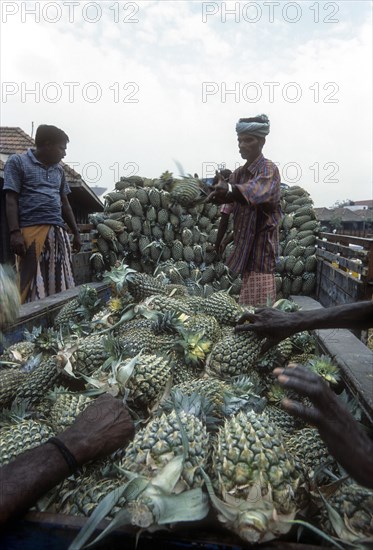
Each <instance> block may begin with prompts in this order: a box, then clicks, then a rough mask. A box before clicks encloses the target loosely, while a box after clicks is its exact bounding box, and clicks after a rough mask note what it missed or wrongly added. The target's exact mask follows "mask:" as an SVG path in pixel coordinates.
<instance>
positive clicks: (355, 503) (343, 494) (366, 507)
mask: <svg viewBox="0 0 373 550" xmlns="http://www.w3.org/2000/svg"><path fill="white" fill-rule="evenodd" d="M325 492H326V491H325ZM330 492H331V490H330V489H329V490H328V493H329V496H326V495H325V496H324V497H323V498H322V503H320V504H321V510H320V513H321V514H320V515H321V518H320V523H321V528H322V530H323V531H325V532H326V533H328V534H329V535H331V536H334V537H338V540H339V541H341V542H345V543H350V544H351V545H353V546H355V544H356V545H359V543H360V544H361V546H358V547H359V548H370V547H371V546H370V545H369V542H370V544H371V543H372V540H373V491H372V490H371V489H367V488H366V487H361V486H360V485H357V484H355V483H344V484H342V485H341V486H339V487H338V488H337V490H334V492H333V494H330ZM365 544H367V546H365Z"/></svg>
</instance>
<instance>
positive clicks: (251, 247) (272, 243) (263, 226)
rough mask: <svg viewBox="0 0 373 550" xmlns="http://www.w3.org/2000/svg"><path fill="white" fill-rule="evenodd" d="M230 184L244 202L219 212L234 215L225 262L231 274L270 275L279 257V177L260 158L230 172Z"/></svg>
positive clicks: (275, 168) (269, 162)
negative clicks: (231, 240) (231, 238)
mask: <svg viewBox="0 0 373 550" xmlns="http://www.w3.org/2000/svg"><path fill="white" fill-rule="evenodd" d="M229 181H230V183H231V184H232V185H235V186H236V187H237V189H239V191H240V192H241V194H242V196H243V197H244V198H245V199H246V201H247V202H246V204H241V203H239V202H235V203H231V204H228V205H225V206H224V207H223V208H222V212H224V213H226V214H230V213H231V212H232V213H233V235H234V245H235V246H234V250H233V252H232V254H231V255H230V256H229V258H228V260H227V265H228V267H229V268H230V269H231V270H232V271H233V272H234V273H241V274H243V273H245V272H251V271H254V272H255V273H273V272H274V268H275V264H276V256H277V254H278V224H279V222H280V220H281V217H282V211H281V206H280V183H281V178H280V173H279V170H278V168H277V166H276V165H275V164H274V163H273V162H272V161H270V160H268V159H266V158H264V156H263V155H262V154H260V156H259V157H258V158H257V159H255V160H254V162H252V163H251V164H250V165H248V164H247V163H246V164H245V165H244V166H241V167H240V168H238V169H237V170H235V171H234V172H233V174H232V175H231V177H230V180H229Z"/></svg>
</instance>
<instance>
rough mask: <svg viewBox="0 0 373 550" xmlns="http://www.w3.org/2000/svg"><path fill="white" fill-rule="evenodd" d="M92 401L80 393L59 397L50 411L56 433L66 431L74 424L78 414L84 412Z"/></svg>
mask: <svg viewBox="0 0 373 550" xmlns="http://www.w3.org/2000/svg"><path fill="white" fill-rule="evenodd" d="M92 401H93V400H92V398H90V397H87V396H85V395H81V394H78V393H77V394H72V393H62V394H60V395H57V397H56V400H55V402H54V403H53V405H52V406H51V408H50V411H49V417H50V420H51V422H52V425H53V428H54V431H55V432H56V433H59V432H62V431H64V430H66V428H68V427H69V426H71V425H72V424H73V422H74V421H75V419H76V417H77V416H78V414H80V413H81V412H83V411H84V410H85V409H86V407H88V405H89V404H90V403H92Z"/></svg>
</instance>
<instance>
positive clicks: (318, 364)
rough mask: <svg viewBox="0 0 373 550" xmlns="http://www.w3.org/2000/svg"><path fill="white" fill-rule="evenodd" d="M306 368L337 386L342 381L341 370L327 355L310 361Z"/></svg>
mask: <svg viewBox="0 0 373 550" xmlns="http://www.w3.org/2000/svg"><path fill="white" fill-rule="evenodd" d="M305 366H306V367H307V368H308V369H310V370H312V372H314V373H315V374H318V375H319V376H321V377H322V378H324V380H326V382H328V383H330V384H337V382H338V381H339V379H340V372H339V368H338V367H337V366H336V365H333V363H332V361H331V360H330V359H329V357H327V356H326V355H321V356H320V357H315V358H314V359H310V360H309V361H308V362H307V363H306V365H305Z"/></svg>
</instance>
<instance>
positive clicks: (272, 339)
mask: <svg viewBox="0 0 373 550" xmlns="http://www.w3.org/2000/svg"><path fill="white" fill-rule="evenodd" d="M234 330H235V332H255V333H256V334H257V335H258V336H259V337H261V338H266V341H265V342H264V343H263V346H262V351H263V352H265V351H268V350H269V349H270V348H271V347H273V346H275V345H276V344H278V343H279V342H281V340H284V339H285V338H288V337H289V336H292V335H293V334H295V333H296V332H299V331H301V330H302V327H301V322H300V321H299V319H298V318H297V316H296V315H295V314H294V313H285V312H283V311H280V310H278V309H275V308H271V307H266V308H259V309H256V310H255V313H250V312H245V313H244V314H243V315H242V316H241V317H240V318H239V319H238V322H237V325H236V327H235V329H234Z"/></svg>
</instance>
